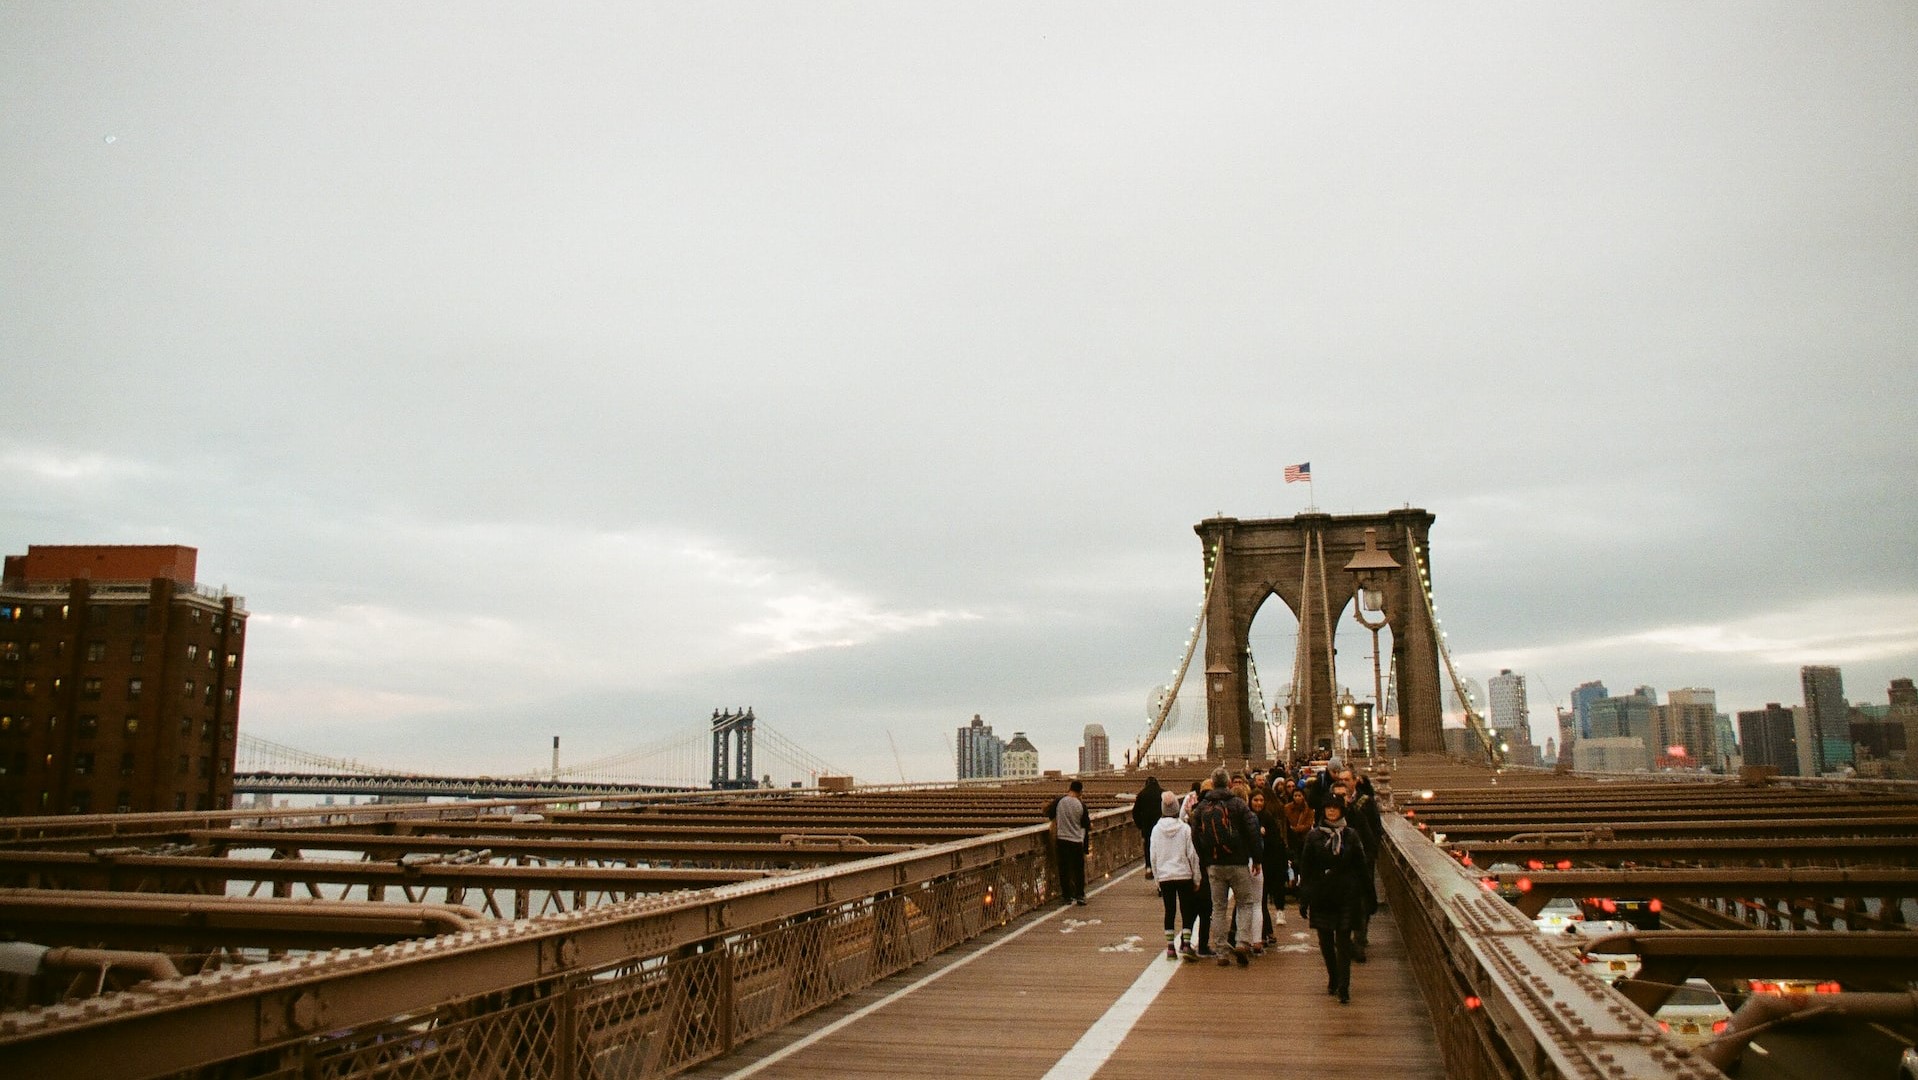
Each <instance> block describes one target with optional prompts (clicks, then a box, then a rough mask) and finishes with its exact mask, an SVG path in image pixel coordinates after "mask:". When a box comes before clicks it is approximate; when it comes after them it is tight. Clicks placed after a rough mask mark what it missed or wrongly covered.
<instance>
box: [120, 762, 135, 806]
mask: <svg viewBox="0 0 1918 1080" xmlns="http://www.w3.org/2000/svg"><path fill="white" fill-rule="evenodd" d="M120 775H121V776H132V775H133V755H132V754H121V755H120ZM122 801H124V800H122Z"/></svg>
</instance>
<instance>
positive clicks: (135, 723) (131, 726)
mask: <svg viewBox="0 0 1918 1080" xmlns="http://www.w3.org/2000/svg"><path fill="white" fill-rule="evenodd" d="M139 730H140V718H139V717H137V716H129V717H127V734H128V735H131V734H133V733H134V732H136V731H139Z"/></svg>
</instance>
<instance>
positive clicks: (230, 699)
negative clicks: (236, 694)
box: [226, 686, 233, 705]
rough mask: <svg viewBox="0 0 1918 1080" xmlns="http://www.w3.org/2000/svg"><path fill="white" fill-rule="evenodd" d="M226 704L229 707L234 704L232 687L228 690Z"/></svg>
mask: <svg viewBox="0 0 1918 1080" xmlns="http://www.w3.org/2000/svg"><path fill="white" fill-rule="evenodd" d="M226 703H227V704H228V705H231V704H233V688H232V687H231V686H229V687H227V688H226Z"/></svg>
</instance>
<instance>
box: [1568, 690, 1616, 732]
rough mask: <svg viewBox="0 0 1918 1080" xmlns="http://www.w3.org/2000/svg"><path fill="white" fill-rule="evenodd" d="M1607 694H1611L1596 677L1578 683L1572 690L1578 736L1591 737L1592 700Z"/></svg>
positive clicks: (1607, 695)
mask: <svg viewBox="0 0 1918 1080" xmlns="http://www.w3.org/2000/svg"><path fill="white" fill-rule="evenodd" d="M1609 696H1611V695H1610V692H1609V691H1607V690H1606V689H1605V684H1604V683H1602V682H1599V681H1598V680H1596V679H1594V680H1592V681H1591V682H1587V683H1579V684H1578V687H1577V688H1576V689H1574V690H1573V691H1572V711H1573V712H1575V713H1577V714H1578V737H1579V738H1581V739H1589V738H1591V737H1592V702H1594V701H1597V700H1598V699H1600V698H1603V697H1609Z"/></svg>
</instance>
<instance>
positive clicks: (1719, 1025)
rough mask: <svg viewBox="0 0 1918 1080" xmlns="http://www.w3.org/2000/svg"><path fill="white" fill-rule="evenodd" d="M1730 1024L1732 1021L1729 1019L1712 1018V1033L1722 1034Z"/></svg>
mask: <svg viewBox="0 0 1918 1080" xmlns="http://www.w3.org/2000/svg"><path fill="white" fill-rule="evenodd" d="M1731 1026H1732V1022H1731V1021H1730V1020H1713V1021H1712V1034H1713V1035H1723V1034H1724V1033H1725V1029H1726V1028H1728V1027H1731Z"/></svg>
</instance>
